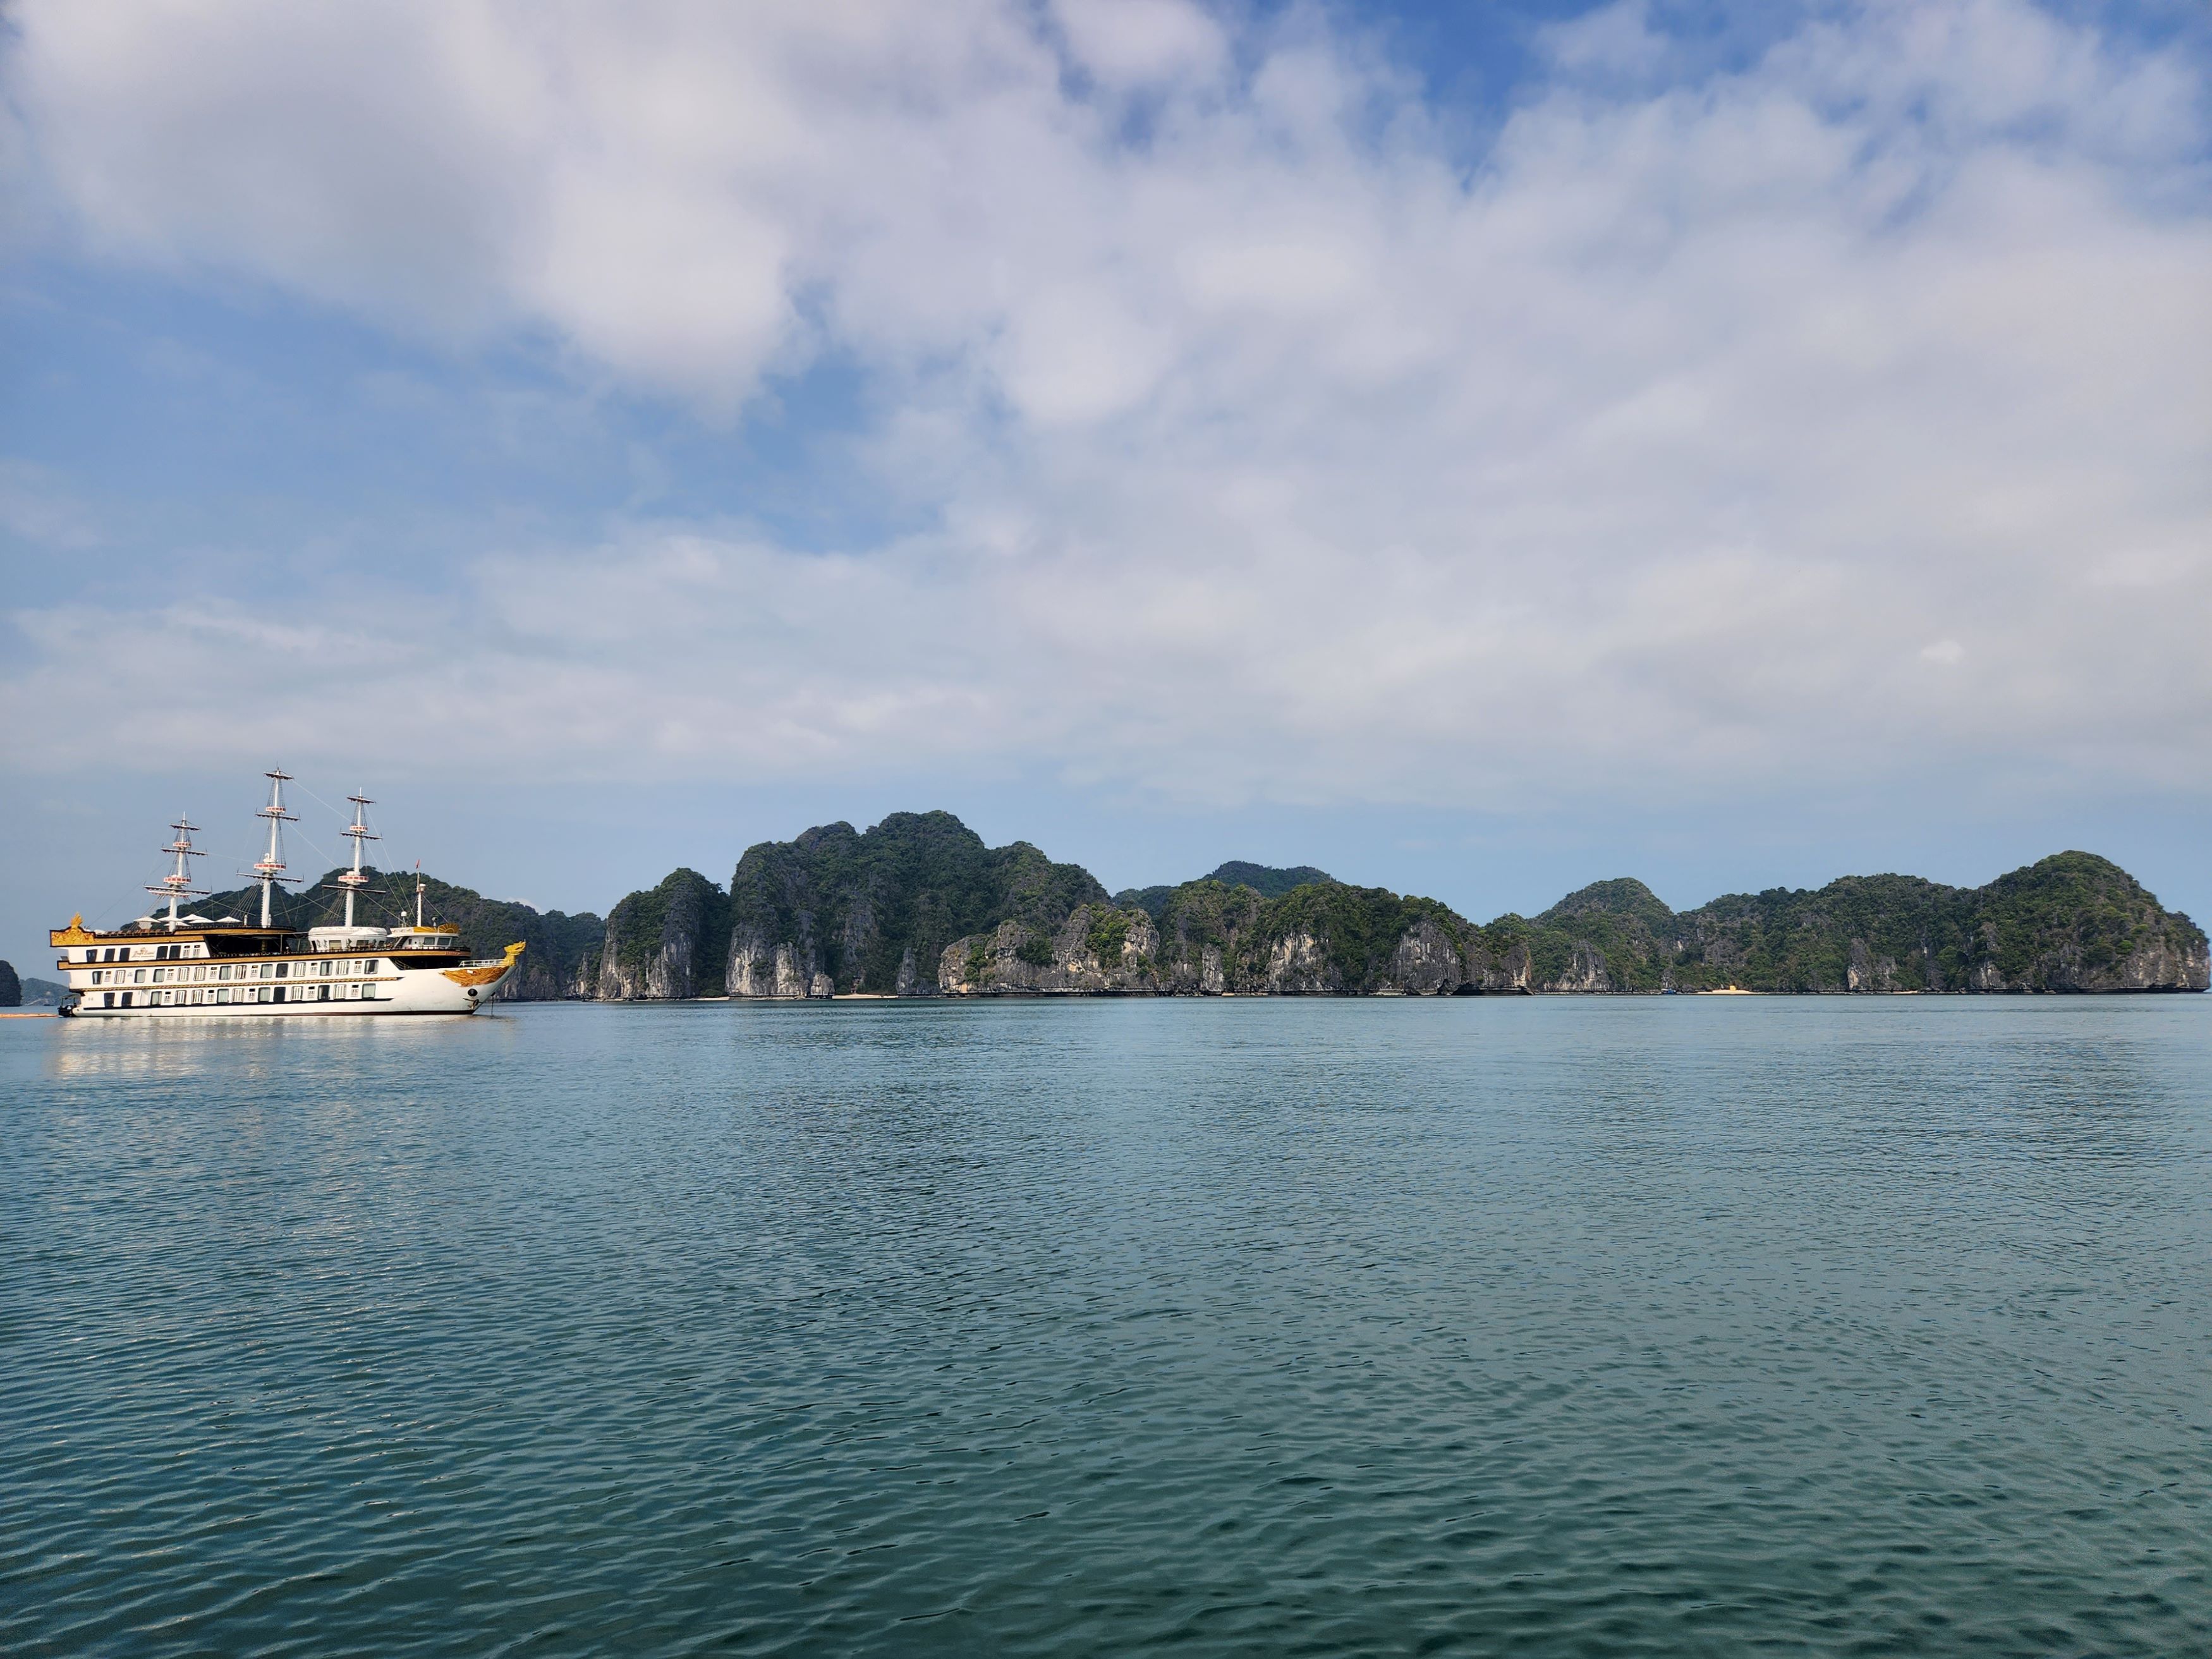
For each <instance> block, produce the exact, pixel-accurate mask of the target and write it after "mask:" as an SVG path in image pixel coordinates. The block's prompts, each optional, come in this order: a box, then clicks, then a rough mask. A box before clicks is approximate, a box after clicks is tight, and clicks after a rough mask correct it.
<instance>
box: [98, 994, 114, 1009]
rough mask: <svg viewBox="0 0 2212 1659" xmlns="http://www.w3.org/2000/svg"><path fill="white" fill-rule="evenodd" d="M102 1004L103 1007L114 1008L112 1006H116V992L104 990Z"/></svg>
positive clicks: (101, 998) (101, 997) (101, 995)
mask: <svg viewBox="0 0 2212 1659" xmlns="http://www.w3.org/2000/svg"><path fill="white" fill-rule="evenodd" d="M100 1006H101V1007H103V1008H112V1007H113V1006H115V993H114V992H112V991H102V992H101V993H100Z"/></svg>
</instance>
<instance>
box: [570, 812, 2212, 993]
mask: <svg viewBox="0 0 2212 1659" xmlns="http://www.w3.org/2000/svg"><path fill="white" fill-rule="evenodd" d="M1225 875H1233V876H1235V877H1236V879H1223V877H1224V876H1225ZM1270 885H1273V886H1275V887H1276V888H1277V890H1276V891H1274V892H1273V893H1270V892H1268V891H1267V890H1266V889H1267V887H1268V886H1270ZM718 966H719V968H720V972H719V973H717V972H716V969H717V967H718ZM718 981H719V982H718ZM2208 981H2212V953H2208V951H2207V947H2206V939H2205V935H2204V933H2203V930H2202V929H2201V928H2199V927H2197V926H2196V925H2195V924H2194V923H2193V922H2191V921H2190V920H2189V918H2188V917H2186V916H2184V915H2179V914H2178V913H2173V912H2169V911H2166V910H2165V909H2164V908H2161V907H2160V905H2159V904H2158V902H2157V901H2156V899H2155V898H2154V897H2153V896H2151V895H2150V894H2149V893H2148V892H2146V891H2145V890H2143V889H2142V886H2141V885H2140V884H2137V883H2136V881H2135V880H2134V878H2132V877H2130V876H2129V875H2128V874H2127V872H2125V871H2124V870H2121V869H2120V868H2119V867H2118V866H2117V865H2114V864H2112V863H2110V862H2109V861H2108V860H2104V859H2100V858H2098V857H2096V856H2095V855H2093V854H2087V853H2062V854H2056V855H2054V856H2053V857H2051V858H2048V859H2045V860H2041V861H2040V862H2039V863H2037V864H2034V865H2032V866H2027V868H2025V869H2022V870H2018V871H2015V872H2011V873H2010V874H2009V875H2007V876H2003V877H2000V878H1998V879H1997V880H1996V881H1995V882H1992V883H1990V884H1989V885H1988V886H1987V887H1983V888H1975V889H1960V888H1949V887H1944V886H1941V885H1939V884H1936V883H1933V882H1927V881H1923V880H1920V879H1919V878H1915V877H1909V876H1873V877H1850V878H1844V879H1843V880H1840V881H1838V882H1834V883H1831V884H1829V885H1828V886H1826V887H1825V888H1821V889H1820V890H1815V891H1796V890H1772V891H1770V892H1766V893H1760V894H1740V895H1730V896H1726V897H1723V898H1720V899H1716V900H1714V901H1712V902H1711V903H1709V904H1706V905H1703V906H1700V907H1699V908H1697V909H1695V910H1692V911H1686V912H1683V913H1680V914H1677V913H1676V912H1674V911H1673V910H1670V909H1668V907H1667V906H1666V905H1665V904H1664V903H1662V902H1661V901H1660V900H1659V898H1658V897H1657V896H1656V895H1655V894H1653V893H1652V892H1651V891H1650V889H1649V888H1647V887H1645V886H1644V884H1642V883H1640V882H1637V881H1634V880H1631V879H1626V878H1622V879H1619V880H1614V881H1608V882H1601V883H1598V884H1595V885H1593V886H1590V887H1587V888H1584V889H1583V890H1581V891H1579V892H1577V893H1574V894H1571V895H1570V896H1568V897H1567V898H1565V899H1563V900H1561V901H1560V902H1559V903H1558V904H1557V905H1554V906H1553V907H1552V908H1550V909H1549V910H1547V911H1545V912H1544V913H1543V914H1542V915H1539V916H1537V917H1534V918H1533V919H1528V918H1522V917H1521V916H1517V915H1508V916H1501V917H1499V918H1498V919H1497V920H1496V921H1492V922H1490V923H1487V924H1483V925H1477V924H1475V923H1474V922H1471V921H1468V919H1467V918H1465V917H1463V916H1461V915H1458V914H1457V913H1456V912H1455V911H1453V910H1452V909H1450V908H1449V907H1448V906H1446V905H1443V904H1442V903H1439V902H1437V901H1435V900H1433V899H1425V898H1419V897H1411V896H1400V895H1398V894H1395V893H1391V892H1389V891H1387V890H1383V889H1379V888H1362V887H1354V886H1351V885H1348V884H1344V883H1340V882H1337V881H1334V880H1333V879H1332V878H1328V876H1327V875H1325V874H1324V873H1323V872H1319V871H1316V870H1311V869H1301V870H1298V871H1296V872H1277V871H1270V870H1267V869H1266V868H1265V867H1263V866H1252V865H1236V866H1224V868H1223V870H1221V871H1217V872H1214V874H1213V875H1212V876H1209V877H1206V878H1200V880H1197V881H1194V882H1188V883H1185V884H1182V885H1180V886H1176V887H1171V888H1167V887H1163V888H1152V889H1147V890H1142V891H1134V890H1132V891H1127V892H1124V893H1121V894H1119V895H1115V896H1109V895H1108V894H1107V893H1106V892H1105V890H1104V889H1103V887H1102V886H1100V884H1098V883H1097V881H1096V880H1095V879H1094V878H1092V877H1091V875H1090V873H1089V872H1087V871H1085V870H1082V869H1081V868H1080V867H1079V866H1074V865H1063V864H1054V862H1052V861H1051V860H1048V858H1046V857H1045V855H1044V854H1042V853H1041V852H1039V851H1038V850H1037V849H1036V848H1034V847H1030V846H1029V845H1028V844H1027V843H1024V842H1016V843H1015V844H1014V845H1013V846H1012V847H1007V848H995V849H994V848H986V847H984V845H983V843H982V842H981V840H980V839H979V838H977V837H976V836H975V835H974V834H973V833H972V832H970V831H969V830H968V829H967V828H966V827H965V826H964V825H963V824H961V823H959V821H958V820H957V819H956V818H953V817H951V815H950V814H947V813H941V812H939V813H923V814H896V815H894V816H893V817H889V818H886V819H885V820H884V822H883V823H880V824H878V825H877V826H875V828H873V829H870V830H868V831H866V833H865V834H863V833H861V832H858V831H855V830H854V829H853V828H852V826H850V825H849V824H842V823H840V824H831V825H827V826H824V827H823V828H821V829H811V830H808V831H807V832H806V833H805V835H803V836H799V837H798V838H797V839H796V840H794V841H792V842H765V843H763V844H762V845H760V846H757V847H755V848H751V849H750V850H749V851H748V852H747V853H746V854H744V858H743V859H742V860H740V861H739V862H738V867H737V869H736V871H735V872H734V873H733V876H732V882H731V884H730V888H729V890H728V894H727V896H724V894H723V892H722V890H721V889H720V888H719V887H717V886H715V884H713V883H711V882H708V880H707V879H706V878H704V877H702V876H700V875H698V874H697V873H696V872H692V871H688V870H685V871H678V872H676V873H675V874H673V875H671V877H669V878H668V879H667V880H666V881H665V882H663V883H662V884H660V886H659V888H656V889H653V890H648V891H647V892H642V893H635V894H632V895H631V896H629V898H627V899H624V900H623V902H622V903H621V904H618V905H617V906H616V907H615V909H614V911H613V913H612V914H611V915H610V916H609V917H608V920H607V927H606V934H605V942H604V945H603V947H602V949H601V951H600V952H599V955H598V957H597V959H596V961H595V962H593V963H590V964H588V965H587V966H586V968H585V969H583V970H582V971H581V972H580V974H579V975H578V977H577V979H576V980H575V981H574V987H573V989H572V992H571V994H576V995H585V996H590V997H594V998H598V999H600V1000H667V999H676V998H685V997H698V996H712V995H723V994H726V995H728V996H730V997H732V998H734V999H740V1000H805V999H819V998H829V997H836V996H848V995H856V994H857V995H868V996H890V997H930V996H951V997H977V996H1115V995H1123V996H1127V995H1139V996H1207V995H1240V996H1347V995H1349V996H1441V995H1545V994H1550V995H1558V994H1638V993H1650V994H1660V993H1665V992H1696V991H1707V990H1719V989H1736V990H1746V991H1764V992H1777V993H1799V994H1886V993H1887V994H1893V993H1901V992H1956V993H1967V994H1999V993H2035V992H2052V993H2090V992H2124V991H2203V990H2204V989H2206V988H2207V985H2208Z"/></svg>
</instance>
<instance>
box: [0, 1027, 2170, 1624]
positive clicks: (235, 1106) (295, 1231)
mask: <svg viewBox="0 0 2212 1659" xmlns="http://www.w3.org/2000/svg"><path fill="white" fill-rule="evenodd" d="M0 1074H4V1076H5V1079H6V1081H7V1088H6V1090H5V1093H4V1097H0V1475H4V1479H0V1649H4V1650H6V1651H8V1652H9V1653H11V1654H25V1655H50V1654H51V1655H64V1654H68V1655H76V1654H131V1655H140V1654H156V1655H167V1654H176V1655H184V1654H204V1653H223V1654H246V1653H259V1654H271V1655H283V1654H313V1655H319V1656H320V1655H348V1654H375V1655H414V1654H424V1655H428V1654H448V1653H469V1654H480V1653H500V1654H505V1653H513V1654H544V1653H601V1652H617V1653H636V1654H654V1655H663V1654H665V1655H678V1654H696V1653H714V1652H748V1653H769V1654H775V1653H792V1654H799V1653H804V1654H815V1653H821V1652H824V1651H835V1652H861V1653H884V1654H915V1653H921V1654H927V1653H933V1652H939V1651H943V1652H962V1653H965V1652H969V1651H974V1650H990V1651H999V1652H1052V1653H1054V1654H1066V1653H1072V1652H1085V1651H1097V1652H1115V1653H1120V1652H1125V1651H1128V1650H1133V1649H1142V1648H1151V1647H1163V1648H1164V1647H1175V1648H1178V1649H1182V1650H1189V1651H1194V1652H1199V1653H1261V1652H1264V1653H1271V1654H1272V1653H1290V1654H1303V1653H1312V1654H1340V1653H1384V1652H1389V1653H1397V1652H1407V1653H1492V1652H1512V1653H1515V1654H1533V1655H1553V1654H1556V1655H1568V1654H1573V1655H1644V1654H1676V1653H1684V1652H1697V1653H1706V1654H1747V1655H1748V1654H1767V1653H1774V1652H1784V1653H1837V1654H1843V1653H1860V1652H1892V1653H1942V1654H1990V1655H2011V1654H2021V1655H2030V1654H2037V1655H2040V1654H2083V1655H2087V1654H2100V1655H2101V1654H2112V1655H2122V1654H2142V1655H2160V1656H2164V1655H2174V1654H2182V1653H2191V1652H2203V1651H2208V1650H2212V1547H2208V1544H2207V1542H2206V1540H2207V1538H2208V1536H2212V1533H2209V1532H2208V1528H2207V1524H2206V1523H2207V1522H2208V1519H2212V1516H2208V1489H2212V1388H2208V1384H2207V1381H2206V1379H2207V1376H2208V1375H2212V1371H2208V1361H2212V1352H2208V1350H2212V1274H2208V1273H2207V1267H2208V1266H2212V1202H2208V1197H2212V1191H2208V1180H2207V1177H2208V1176H2212V1001H2208V1000H2205V999H2196V998H2190V999H2145V1000H2095V1001H2092V1000H2083V1001H2066V1002H2060V1001H2050V1000H2035V1001H2027V1000H1990V1001H1976V1000H1909V1001H1908V1000H1883V1001H1878V1002H1876V1001H1869V1002H1846V1001H1842V1000H1820V1001H1796V1000H1782V999H1769V1000H1758V1001H1753V1000H1743V1001H1741V1002H1716V1001H1707V1000H1690V999H1679V1000H1651V1001H1639V1002H1616V1003H1608V1002H1602V1001H1589V1002H1571V1001H1533V1002H1532V1001H1447V1002H1436V1003H1374V1004H1361V1003H1327V1002H1320V1003H1262V1002H1206V1003H1201V1002H1184V1003H1176V1004H1157V1005H1155V1004H1144V1003H1112V1002H1102V1003H1079V1004H1073V1005H1055V1004H1048V1003H1031V1004H1021V1003H1013V1004H1000V1005H994V1006H948V1007H931V1006H901V1005H884V1004H878V1005H871V1006H832V1007H820V1006H812V1007H784V1008H769V1007H743V1006H739V1007H727V1006H679V1007H667V1008H652V1007H632V1008H598V1007H574V1008H523V1009H517V1010H507V1011H502V1012H501V1014H500V1015H499V1016H498V1017H496V1018H482V1019H477V1020H472V1021H466V1022H454V1023H451V1024H446V1023H434V1022H423V1023H419V1024H418V1023H412V1022H410V1023H404V1024H399V1023H394V1024H383V1025H377V1026H339V1027H326V1028H324V1029H321V1030H316V1029H314V1028H313V1027H311V1026H307V1025H305V1024H300V1025H293V1024H285V1025H283V1026H274V1027H270V1028H266V1029H259V1028H255V1027H252V1026H251V1025H244V1024H241V1025H240V1026H238V1027H235V1028H232V1029H228V1030H222V1031H216V1030H212V1029H204V1030H199V1029H190V1028H187V1029H178V1028H173V1027H172V1028H163V1027H146V1026H131V1025H113V1024H110V1025H93V1026H72V1025H69V1024H63V1023H59V1022H19V1023H15V1024H11V1025H6V1026H0Z"/></svg>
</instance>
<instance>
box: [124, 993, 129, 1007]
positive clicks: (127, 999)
mask: <svg viewBox="0 0 2212 1659" xmlns="http://www.w3.org/2000/svg"><path fill="white" fill-rule="evenodd" d="M123 1006H125V1007H126V1008H128V1007H129V1006H131V993H130V992H128V991H125V993H124V994H123Z"/></svg>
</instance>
